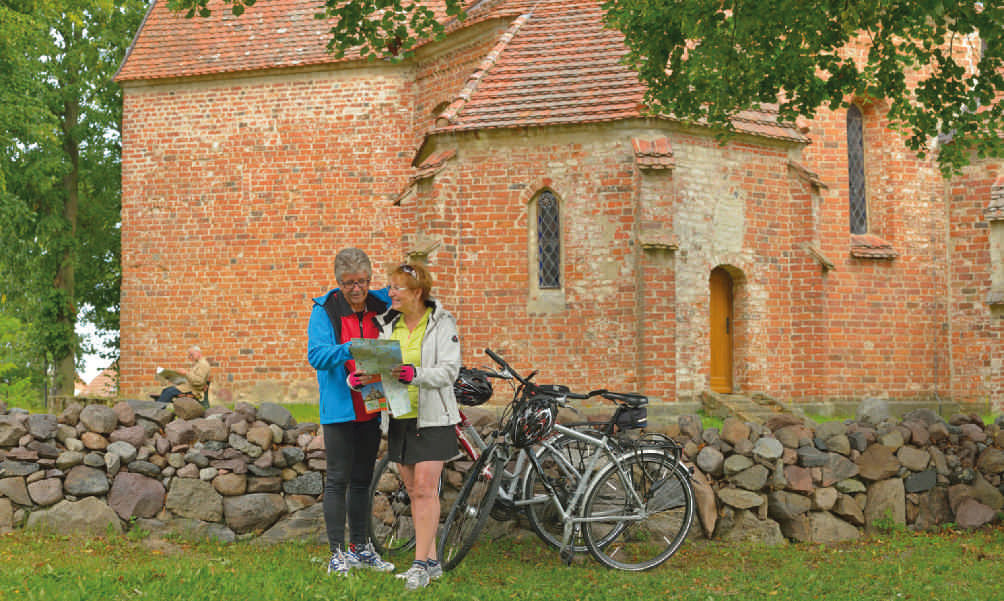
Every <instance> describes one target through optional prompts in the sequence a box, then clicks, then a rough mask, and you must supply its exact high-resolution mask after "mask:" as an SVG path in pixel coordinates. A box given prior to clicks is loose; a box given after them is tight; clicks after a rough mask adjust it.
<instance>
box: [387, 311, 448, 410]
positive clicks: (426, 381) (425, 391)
mask: <svg viewBox="0 0 1004 601" xmlns="http://www.w3.org/2000/svg"><path fill="white" fill-rule="evenodd" d="M426 305H427V306H429V307H432V313H431V314H430V315H429V323H428V325H426V327H425V336H424V337H423V338H422V365H420V366H416V367H415V379H414V380H412V382H411V383H412V384H413V385H415V386H418V427H419V428H427V427H429V426H452V425H453V424H455V423H457V422H459V421H460V411H459V410H458V408H457V398H456V396H455V395H454V394H453V383H454V382H455V381H456V380H457V375H458V374H459V373H460V365H461V358H460V336H459V335H458V334H457V320H456V319H455V318H454V317H453V315H452V314H450V312H449V311H447V310H446V309H443V308H442V307H441V306H440V305H439V303H438V302H436V301H434V300H429V301H427V302H426ZM398 319H401V313H399V312H398V311H395V310H393V309H392V310H390V311H387V312H386V313H384V314H383V315H381V316H380V317H379V318H377V323H378V324H379V325H380V338H382V339H388V338H390V336H391V333H392V332H393V331H394V325H395V324H396V323H397V320H398ZM407 386H408V385H407V384H401V383H400V382H398V381H397V380H392V381H391V380H387V381H384V387H385V388H387V389H388V394H390V389H393V388H395V387H398V388H407Z"/></svg>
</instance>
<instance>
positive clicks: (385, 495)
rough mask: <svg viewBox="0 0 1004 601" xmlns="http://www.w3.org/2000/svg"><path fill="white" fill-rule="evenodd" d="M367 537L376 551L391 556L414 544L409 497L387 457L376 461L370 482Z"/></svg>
mask: <svg viewBox="0 0 1004 601" xmlns="http://www.w3.org/2000/svg"><path fill="white" fill-rule="evenodd" d="M370 502H371V505H372V506H371V508H370V538H371V539H372V541H373V546H374V547H375V548H376V550H377V553H380V554H381V555H394V554H395V553H401V552H403V551H407V550H408V549H411V548H412V547H414V546H415V522H414V521H413V520H412V517H411V497H410V496H408V491H407V490H406V489H405V487H404V480H402V479H401V473H400V472H399V471H398V465H397V464H396V463H394V462H393V461H391V460H390V458H389V457H388V456H386V455H385V456H384V457H383V459H381V460H380V462H379V463H377V466H376V468H375V469H374V470H373V480H372V482H371V483H370Z"/></svg>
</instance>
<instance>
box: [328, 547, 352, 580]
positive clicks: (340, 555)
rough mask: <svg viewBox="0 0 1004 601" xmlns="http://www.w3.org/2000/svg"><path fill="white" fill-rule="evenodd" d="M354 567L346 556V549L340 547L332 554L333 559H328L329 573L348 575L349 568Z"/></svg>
mask: <svg viewBox="0 0 1004 601" xmlns="http://www.w3.org/2000/svg"><path fill="white" fill-rule="evenodd" d="M351 569H352V564H351V562H350V561H349V559H348V557H346V553H345V551H342V550H341V549H339V550H338V551H335V552H334V553H332V554H331V559H330V560H328V573H329V574H338V575H339V576H348V575H349V570H351Z"/></svg>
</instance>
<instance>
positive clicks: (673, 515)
mask: <svg viewBox="0 0 1004 601" xmlns="http://www.w3.org/2000/svg"><path fill="white" fill-rule="evenodd" d="M619 464H620V467H621V468H623V474H622V471H621V470H619V469H618V464H617V463H611V464H610V465H608V466H606V467H605V468H603V470H602V471H601V472H600V474H599V475H598V476H597V477H596V479H594V480H593V482H592V483H591V484H590V486H589V490H588V491H587V492H586V497H585V502H584V504H583V511H582V515H583V517H584V518H585V520H586V521H585V522H584V523H583V525H582V533H583V537H584V538H585V541H586V544H587V545H588V546H589V552H590V553H592V555H593V557H595V558H596V559H597V560H598V561H599V562H600V563H602V564H604V565H606V566H607V567H610V568H615V569H618V570H625V571H629V572H640V571H643V570H648V569H651V568H654V567H656V566H658V565H660V564H661V563H663V562H664V561H666V560H667V559H669V558H670V556H672V555H673V553H676V551H677V549H679V547H680V545H681V544H682V543H683V541H684V539H686V537H687V533H688V532H689V531H690V526H691V524H692V523H693V519H694V491H693V488H692V487H691V486H690V474H689V473H688V472H687V471H686V468H685V467H683V466H682V465H680V464H679V463H677V462H676V461H675V459H674V458H673V457H671V456H669V455H668V454H666V453H664V452H661V451H656V450H642V451H631V452H628V453H625V454H623V455H621V456H620V457H619ZM624 474H626V475H627V477H628V478H629V479H630V481H627V480H625V478H624ZM629 486H630V487H633V488H634V490H635V491H637V493H638V496H639V497H640V498H641V501H642V502H643V503H644V506H639V504H638V503H637V501H636V499H635V496H634V495H633V494H632V493H631V492H630V491H629V490H628V487H629ZM639 518H641V519H639ZM614 531H616V534H615V535H614V536H611V533H613V532H614Z"/></svg>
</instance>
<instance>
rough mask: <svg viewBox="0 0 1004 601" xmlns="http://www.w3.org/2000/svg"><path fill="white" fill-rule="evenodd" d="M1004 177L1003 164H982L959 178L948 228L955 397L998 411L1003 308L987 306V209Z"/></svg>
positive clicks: (1003, 390)
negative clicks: (993, 192) (994, 187)
mask: <svg viewBox="0 0 1004 601" xmlns="http://www.w3.org/2000/svg"><path fill="white" fill-rule="evenodd" d="M1002 174H1004V171H1002V170H1001V165H1000V164H999V163H993V162H986V161H980V162H977V163H976V164H975V165H973V166H971V167H970V168H968V169H967V170H966V171H965V172H964V173H963V174H962V175H961V176H960V177H958V178H956V180H954V181H953V182H952V183H951V186H950V191H949V215H950V220H949V226H948V227H949V236H950V245H951V249H952V254H951V257H952V260H951V263H950V265H949V269H948V273H949V275H948V277H949V281H950V285H951V290H950V296H949V302H948V312H949V316H950V318H951V321H950V329H949V345H950V352H951V366H950V367H951V374H952V379H951V382H952V386H951V390H950V394H951V395H952V397H953V398H955V399H958V400H960V401H967V402H971V403H977V404H979V405H980V406H983V407H987V408H990V407H994V408H997V409H1000V408H1001V407H1004V342H1002V340H1004V307H1002V306H1001V305H999V304H997V305H993V306H991V305H990V304H988V300H989V291H990V281H991V269H992V267H993V266H992V264H991V257H990V233H989V232H990V223H989V221H988V219H987V216H986V214H985V210H986V208H987V207H988V206H989V205H990V199H991V186H993V184H994V183H995V182H996V181H997V180H998V178H1000V176H1001V175H1002ZM998 268H1000V266H998Z"/></svg>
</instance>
